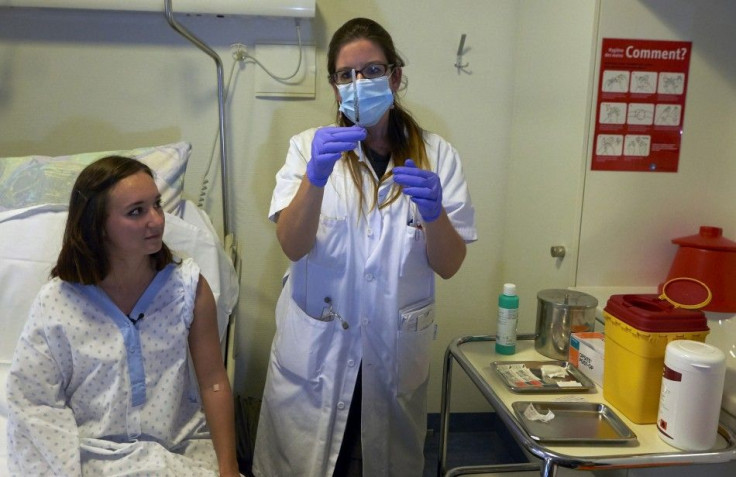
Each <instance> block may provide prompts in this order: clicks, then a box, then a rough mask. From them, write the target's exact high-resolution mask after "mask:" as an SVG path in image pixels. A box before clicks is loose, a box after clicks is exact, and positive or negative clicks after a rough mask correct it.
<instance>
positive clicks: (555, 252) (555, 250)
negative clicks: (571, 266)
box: [549, 245, 565, 258]
mask: <svg viewBox="0 0 736 477" xmlns="http://www.w3.org/2000/svg"><path fill="white" fill-rule="evenodd" d="M549 254H550V255H552V256H553V257H554V258H564V257H565V246H564V245H552V246H551V247H550V248H549Z"/></svg>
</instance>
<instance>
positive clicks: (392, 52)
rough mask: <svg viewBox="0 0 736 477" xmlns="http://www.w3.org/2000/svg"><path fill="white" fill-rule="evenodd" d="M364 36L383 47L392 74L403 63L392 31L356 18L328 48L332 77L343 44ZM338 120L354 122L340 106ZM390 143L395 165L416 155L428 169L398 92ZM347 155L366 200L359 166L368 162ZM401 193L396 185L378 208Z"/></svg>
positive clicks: (417, 130)
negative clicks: (341, 110)
mask: <svg viewBox="0 0 736 477" xmlns="http://www.w3.org/2000/svg"><path fill="white" fill-rule="evenodd" d="M361 39H365V40H368V41H370V42H372V43H374V44H375V45H376V46H378V47H379V48H381V50H382V51H383V54H384V56H385V57H386V61H387V62H388V63H389V64H392V65H394V70H392V72H391V74H393V72H394V71H395V70H396V69H398V68H401V67H403V66H404V64H405V63H404V60H403V59H402V58H401V56H400V55H399V53H398V52H397V51H396V47H394V42H393V39H392V38H391V35H389V33H388V32H387V31H386V30H385V29H384V28H383V27H382V26H381V25H379V24H378V23H377V22H375V21H373V20H371V19H369V18H353V19H352V20H349V21H348V22H346V23H345V24H344V25H343V26H341V27H340V28H338V29H337V31H335V33H334V34H333V35H332V39H331V40H330V44H329V47H328V50H327V72H328V73H329V74H330V77H332V75H333V74H334V73H335V71H336V62H337V56H338V54H339V53H340V50H341V49H342V47H343V46H345V45H346V44H348V43H352V42H354V41H356V40H361ZM336 122H337V124H339V125H340V126H352V124H353V123H352V122H351V121H350V120H349V119H348V118H346V117H345V115H343V114H342V113H341V112H340V110H339V108H338V111H337V121H336ZM388 143H389V146H390V148H391V156H392V158H393V161H394V165H395V166H403V165H404V163H405V162H406V160H407V159H413V160H414V162H415V164H416V165H417V167H419V168H421V169H429V160H428V159H427V151H426V149H425V146H424V140H423V131H422V129H421V128H420V127H419V124H418V123H417V122H416V120H415V119H414V118H413V117H412V115H411V114H410V113H409V111H407V110H406V109H404V108H403V107H402V106H401V104H400V103H399V98H398V97H397V96H396V95H394V105H393V108H392V109H390V110H389V119H388ZM346 156H347V160H348V167H349V170H350V175H351V176H352V178H353V182H354V183H355V185H356V186H357V188H358V193H359V194H360V198H361V201H360V203H363V201H364V197H363V176H362V175H361V173H360V167H368V166H367V165H366V164H365V163H362V162H360V161H359V160H358V157H357V156H356V155H355V153H354V152H353V151H350V152H348V153H346ZM389 176H390V174H389V175H386V176H384V177H383V178H382V179H381V180H385V179H386V178H387V177H389ZM379 183H380V182H379ZM400 193H401V191H400V188H399V187H395V188H394V190H393V191H392V192H391V194H389V196H388V198H387V200H386V201H385V202H384V203H383V204H380V206H379V208H382V207H385V206H387V205H389V204H391V203H392V202H393V201H395V200H396V199H397V198H398V197H399V195H400ZM377 201H378V184H374V190H373V206H372V207H375V204H376V203H377Z"/></svg>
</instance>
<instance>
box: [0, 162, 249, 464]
mask: <svg viewBox="0 0 736 477" xmlns="http://www.w3.org/2000/svg"><path fill="white" fill-rule="evenodd" d="M163 233H164V211H163V210H162V209H161V195H160V194H159V192H158V189H157V188H156V184H155V182H154V180H153V173H152V171H151V169H150V168H148V166H146V165H145V164H142V163H141V162H139V161H136V160H134V159H129V158H125V157H119V156H110V157H105V158H102V159H100V160H98V161H95V162H94V163H92V164H90V165H89V166H87V167H86V168H85V169H84V170H83V171H82V172H81V173H80V175H79V177H78V178H77V181H76V182H75V184H74V188H73V190H72V195H71V199H70V204H69V216H68V219H67V223H66V229H65V231H64V238H63V242H62V249H61V252H60V254H59V259H58V261H57V263H56V266H55V267H54V268H53V270H52V271H51V276H52V280H51V281H50V282H48V283H47V284H46V285H44V286H43V288H42V289H41V291H40V292H39V294H38V295H37V297H36V299H35V301H34V303H33V305H32V307H31V311H30V316H29V318H28V321H27V322H26V326H25V328H24V330H23V333H22V335H21V338H20V340H19V342H18V345H17V347H16V350H15V354H14V356H13V363H12V365H11V369H10V376H9V378H8V384H7V390H8V403H9V405H10V406H9V407H10V416H9V421H8V437H9V439H8V440H9V456H10V470H11V473H12V475H69V476H72V475H95V476H97V475H99V476H103V475H191V476H200V475H201V476H216V475H218V474H219V475H220V476H237V475H238V468H237V461H236V457H235V432H234V424H233V402H232V393H231V391H230V385H229V383H228V380H227V374H226V372H225V368H224V365H223V362H222V359H221V352H220V344H219V339H218V332H217V312H216V307H215V300H214V296H213V294H212V291H211V290H210V287H209V285H208V284H207V281H206V280H205V279H204V277H202V276H201V275H200V272H199V267H198V266H197V265H196V264H195V263H194V262H193V261H192V260H191V259H184V260H178V259H175V258H174V257H173V255H172V252H171V251H170V250H169V248H168V247H167V246H166V244H165V243H164V242H163ZM189 354H191V360H192V362H193V364H194V371H195V372H196V378H197V381H198V382H199V388H198V389H197V381H195V380H193V379H192V377H191V373H190V367H189V361H188V359H189V358H188V355H189ZM202 409H204V413H203V412H202ZM205 417H206V422H205ZM208 427H209V429H208Z"/></svg>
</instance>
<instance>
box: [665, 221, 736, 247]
mask: <svg viewBox="0 0 736 477" xmlns="http://www.w3.org/2000/svg"><path fill="white" fill-rule="evenodd" d="M672 243H674V244H677V245H679V246H681V247H693V248H702V249H704V250H719V251H722V252H736V242H734V241H733V240H729V239H727V238H726V237H724V236H723V229H722V228H720V227H712V226H709V225H701V226H700V230H699V231H698V234H697V235H688V236H687V237H680V238H676V239H672Z"/></svg>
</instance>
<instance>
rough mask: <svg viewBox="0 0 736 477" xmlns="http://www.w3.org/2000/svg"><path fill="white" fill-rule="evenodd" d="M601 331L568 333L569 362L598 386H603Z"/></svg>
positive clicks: (602, 339) (602, 338) (602, 337)
mask: <svg viewBox="0 0 736 477" xmlns="http://www.w3.org/2000/svg"><path fill="white" fill-rule="evenodd" d="M604 345H605V342H604V336H603V333H598V332H594V331H586V332H581V333H573V334H571V335H570V351H569V358H568V360H569V361H570V364H572V365H573V366H575V367H576V368H578V369H579V370H580V371H582V372H583V374H585V375H586V376H587V377H589V378H590V379H591V380H592V381H593V382H594V383H596V384H597V385H598V386H601V387H603V362H604V361H603V359H604V350H605V346H604Z"/></svg>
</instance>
